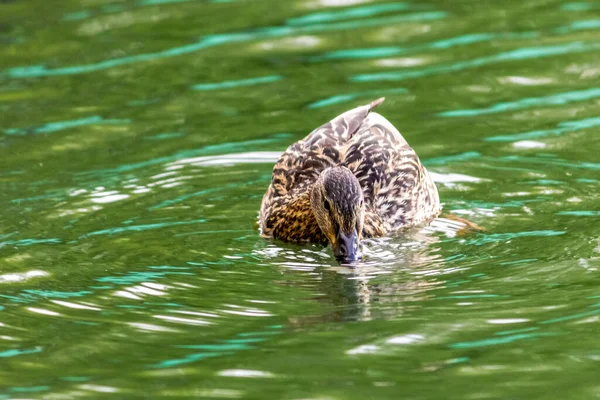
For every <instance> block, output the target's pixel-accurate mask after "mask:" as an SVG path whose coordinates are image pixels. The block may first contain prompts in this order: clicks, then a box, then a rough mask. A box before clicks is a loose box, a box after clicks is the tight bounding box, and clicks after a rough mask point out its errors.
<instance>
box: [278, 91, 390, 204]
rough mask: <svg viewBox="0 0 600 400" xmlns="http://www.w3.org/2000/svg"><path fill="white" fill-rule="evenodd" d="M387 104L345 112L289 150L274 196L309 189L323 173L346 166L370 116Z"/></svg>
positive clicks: (280, 165) (281, 162) (280, 162)
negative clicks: (354, 140)
mask: <svg viewBox="0 0 600 400" xmlns="http://www.w3.org/2000/svg"><path fill="white" fill-rule="evenodd" d="M384 100H385V99H384V98H380V99H378V100H375V101H373V102H371V103H370V104H367V105H364V106H360V107H357V108H354V109H352V110H350V111H346V112H345V113H343V114H340V115H338V116H337V117H335V118H334V119H332V120H331V121H329V122H327V123H325V124H323V125H321V126H320V127H318V128H316V129H315V130H313V131H312V132H311V133H309V134H308V135H307V136H306V137H305V138H304V139H302V140H300V141H298V142H296V143H294V144H292V145H291V146H290V147H288V148H287V150H286V151H285V152H284V153H283V154H282V155H281V157H280V159H279V160H278V161H277V163H276V164H275V167H274V168H273V179H272V182H271V186H272V187H273V195H274V196H283V195H286V194H287V193H289V192H290V191H293V190H302V189H306V186H307V185H310V184H312V183H313V182H315V181H316V180H317V178H318V177H319V175H320V174H321V172H322V171H323V170H324V169H326V168H328V167H333V166H336V165H344V158H345V153H346V149H347V146H348V144H349V143H350V141H351V140H352V138H353V137H354V136H355V135H356V133H357V132H358V131H359V130H360V129H361V128H362V127H364V125H365V124H364V122H365V119H366V118H367V117H368V115H369V112H370V111H371V110H372V109H374V108H375V107H377V106H378V105H379V104H381V103H382V102H383V101H384Z"/></svg>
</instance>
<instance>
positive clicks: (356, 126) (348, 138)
mask: <svg viewBox="0 0 600 400" xmlns="http://www.w3.org/2000/svg"><path fill="white" fill-rule="evenodd" d="M382 101H383V99H379V100H376V101H374V102H372V103H371V104H368V105H365V106H361V107H357V108H355V109H353V110H350V111H347V112H345V113H343V114H341V115H339V116H338V117H336V118H334V119H333V120H331V121H330V122H328V123H326V124H324V125H322V126H321V127H319V128H317V129H315V130H314V131H312V132H311V133H310V134H309V135H308V136H307V137H306V138H304V139H303V140H300V141H298V142H296V143H294V144H292V145H291V146H290V147H289V148H288V149H287V150H286V151H285V153H283V155H282V156H281V158H280V159H279V161H278V162H277V164H276V165H275V167H274V168H273V178H272V181H271V185H270V186H269V188H268V189H267V192H266V193H265V195H264V197H263V200H262V205H261V209H260V221H259V223H260V229H261V234H262V235H263V236H265V237H273V238H277V239H282V240H287V241H292V242H320V243H326V242H327V239H326V237H325V235H324V234H323V233H322V232H321V230H320V228H319V226H318V224H317V220H316V219H315V217H314V215H313V212H312V209H311V205H310V191H311V188H312V185H313V184H314V183H315V181H316V180H317V179H318V177H319V175H320V174H321V172H322V171H323V170H324V169H326V168H328V167H333V166H345V167H347V168H348V169H350V171H352V173H353V174H354V175H355V176H356V178H357V179H358V181H359V183H360V187H361V189H362V191H363V196H364V201H365V208H366V212H365V222H364V228H363V232H362V236H363V237H379V236H384V235H386V234H388V233H390V232H393V231H396V230H399V229H402V228H406V227H410V226H414V225H420V224H424V223H427V222H429V221H431V220H432V219H434V218H435V217H436V216H437V215H438V214H439V213H440V200H439V196H438V192H437V188H436V186H435V184H434V183H433V180H432V179H431V177H430V175H429V173H428V172H427V170H426V169H425V167H424V166H423V165H422V164H421V162H420V161H419V157H418V156H417V153H416V152H415V151H414V150H413V149H412V147H410V146H409V144H408V143H407V142H406V140H405V139H404V137H402V135H401V134H400V132H398V130H397V129H396V128H395V127H394V126H393V125H392V124H391V123H390V122H389V121H388V120H387V119H385V118H384V117H383V116H381V115H379V114H377V113H374V112H371V110H372V109H373V108H375V107H376V106H378V105H379V104H380V103H381V102H382Z"/></svg>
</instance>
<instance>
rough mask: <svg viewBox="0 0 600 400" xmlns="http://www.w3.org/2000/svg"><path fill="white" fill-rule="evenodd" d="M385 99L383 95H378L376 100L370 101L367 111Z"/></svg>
mask: <svg viewBox="0 0 600 400" xmlns="http://www.w3.org/2000/svg"><path fill="white" fill-rule="evenodd" d="M384 101H385V97H380V98H378V99H377V100H374V101H372V102H371V103H370V104H369V111H371V110H373V109H375V108H377V106H379V105H380V104H381V103H383V102H384Z"/></svg>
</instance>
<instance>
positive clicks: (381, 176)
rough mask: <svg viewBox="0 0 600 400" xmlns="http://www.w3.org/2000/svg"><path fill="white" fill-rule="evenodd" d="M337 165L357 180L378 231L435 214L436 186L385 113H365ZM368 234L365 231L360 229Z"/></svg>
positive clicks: (415, 223) (407, 224)
mask: <svg viewBox="0 0 600 400" xmlns="http://www.w3.org/2000/svg"><path fill="white" fill-rule="evenodd" d="M343 154H344V157H343V159H342V165H345V166H346V167H348V168H349V169H350V170H351V171H352V172H353V173H354V175H355V176H356V177H357V178H358V181H359V182H360V185H361V187H362V189H363V193H364V198H365V203H366V205H367V215H366V222H365V228H368V225H369V223H368V222H369V219H371V220H372V224H371V225H373V226H377V227H379V230H378V231H377V232H376V233H374V234H373V236H379V235H380V234H381V231H382V230H383V231H385V232H387V231H390V230H396V229H399V228H402V227H407V226H412V225H417V224H420V223H423V222H425V221H428V220H430V219H433V218H434V217H435V216H436V215H437V214H438V213H439V207H440V203H439V196H438V192H437V188H436V186H435V184H434V182H433V180H432V179H431V176H430V175H429V172H428V171H427V169H426V168H425V167H424V166H423V164H421V161H420V160H419V156H418V155H417V153H416V152H415V150H414V149H413V148H412V147H411V146H410V145H409V144H408V142H407V141H406V140H405V139H404V137H403V136H402V135H401V134H400V132H398V130H397V129H396V128H395V127H394V125H392V124H391V123H390V122H389V121H388V120H387V119H386V118H385V117H383V116H382V115H380V114H377V113H375V112H373V113H369V114H368V115H367V116H366V117H365V118H364V119H363V121H362V124H361V126H360V127H359V128H358V129H357V130H356V132H354V134H353V135H352V137H351V138H350V139H349V140H348V141H347V143H346V145H345V150H344V151H343ZM365 233H366V235H365V236H369V232H368V230H367V232H365Z"/></svg>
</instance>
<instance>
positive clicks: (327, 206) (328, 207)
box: [323, 200, 331, 211]
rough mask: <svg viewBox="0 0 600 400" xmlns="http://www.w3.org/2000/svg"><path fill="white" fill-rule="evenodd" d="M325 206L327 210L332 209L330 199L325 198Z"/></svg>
mask: <svg viewBox="0 0 600 400" xmlns="http://www.w3.org/2000/svg"><path fill="white" fill-rule="evenodd" d="M323 206H324V207H325V209H326V210H327V211H329V210H330V209H331V205H330V204H329V201H327V200H325V203H324V204H323Z"/></svg>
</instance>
